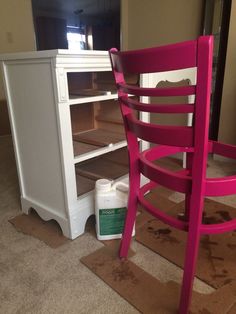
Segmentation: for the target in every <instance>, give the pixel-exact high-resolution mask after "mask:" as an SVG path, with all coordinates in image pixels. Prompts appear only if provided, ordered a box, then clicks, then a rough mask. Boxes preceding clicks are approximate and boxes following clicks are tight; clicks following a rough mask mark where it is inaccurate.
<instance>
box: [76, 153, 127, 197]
mask: <svg viewBox="0 0 236 314" xmlns="http://www.w3.org/2000/svg"><path fill="white" fill-rule="evenodd" d="M128 170H129V163H128V152H127V148H126V147H125V148H121V149H118V150H116V151H114V152H110V153H108V154H104V155H102V156H100V157H96V158H92V159H89V160H86V161H84V162H81V163H79V164H77V165H76V166H75V172H76V179H77V193H78V196H80V195H82V194H84V193H87V192H89V191H91V190H93V189H94V187H95V181H96V180H98V179H102V178H106V179H110V180H115V179H118V178H119V177H122V176H124V175H126V174H127V173H128Z"/></svg>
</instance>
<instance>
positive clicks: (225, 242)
mask: <svg viewBox="0 0 236 314" xmlns="http://www.w3.org/2000/svg"><path fill="white" fill-rule="evenodd" d="M183 206H184V204H183V202H181V203H179V204H177V205H175V206H174V207H172V208H171V209H170V210H171V212H172V213H173V214H175V215H176V214H177V213H180V212H182V211H183ZM167 211H169V210H167ZM204 212H205V216H204V223H217V222H223V221H227V220H229V219H231V217H235V215H236V209H235V208H232V207H230V206H227V205H225V204H222V203H218V202H215V201H213V200H209V199H207V200H206V202H205V207H204ZM186 239H187V234H186V233H185V232H183V231H179V230H176V229H174V228H170V227H169V226H167V225H166V224H164V223H162V222H160V221H158V220H156V219H153V218H151V219H149V220H148V221H147V222H146V223H145V224H143V225H142V226H141V227H140V228H138V229H137V232H136V241H138V242H140V243H142V244H143V245H145V246H146V247H148V248H150V249H151V250H153V251H154V252H156V253H158V254H160V255H161V256H163V257H165V258H166V259H168V260H169V261H171V262H173V263H174V264H176V265H178V266H180V267H183V261H184V255H185V247H186ZM235 263H236V231H234V232H229V233H224V234H217V235H203V236H202V237H201V242H200V251H199V254H198V263H197V277H198V278H200V279H201V280H203V281H205V282H206V283H208V284H209V285H211V286H212V287H214V288H219V287H222V286H223V285H225V284H227V283H230V282H231V281H232V280H236V264H235Z"/></svg>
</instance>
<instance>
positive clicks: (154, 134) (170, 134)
mask: <svg viewBox="0 0 236 314" xmlns="http://www.w3.org/2000/svg"><path fill="white" fill-rule="evenodd" d="M125 119H126V121H127V125H128V127H129V130H131V131H132V132H134V133H135V134H136V136H137V137H138V138H141V139H142V140H145V141H149V142H152V143H156V144H163V145H173V146H179V147H192V146H193V130H192V128H191V127H187V126H164V125H155V124H151V123H145V122H142V121H139V120H138V119H136V118H135V117H134V116H133V115H132V114H128V115H126V116H125Z"/></svg>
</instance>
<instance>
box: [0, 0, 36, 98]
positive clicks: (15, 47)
mask: <svg viewBox="0 0 236 314" xmlns="http://www.w3.org/2000/svg"><path fill="white" fill-rule="evenodd" d="M27 50H35V40H34V27H33V17H32V8H31V1H30V0H1V1H0V54H1V53H7V52H18V51H27ZM1 79H2V76H1ZM3 98H5V96H4V90H3V84H2V80H0V99H3Z"/></svg>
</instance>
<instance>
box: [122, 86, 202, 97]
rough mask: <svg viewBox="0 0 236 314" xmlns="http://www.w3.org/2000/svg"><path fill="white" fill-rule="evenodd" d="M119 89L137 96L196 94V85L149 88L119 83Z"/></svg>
mask: <svg viewBox="0 0 236 314" xmlns="http://www.w3.org/2000/svg"><path fill="white" fill-rule="evenodd" d="M117 87H118V90H119V91H121V92H124V93H128V94H132V95H135V96H150V97H165V96H190V95H194V94H195V92H196V88H195V86H194V85H189V86H178V87H161V88H148V87H138V86H132V85H126V84H117Z"/></svg>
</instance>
